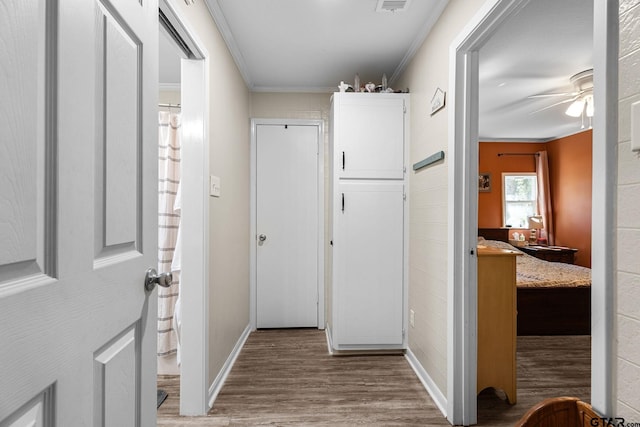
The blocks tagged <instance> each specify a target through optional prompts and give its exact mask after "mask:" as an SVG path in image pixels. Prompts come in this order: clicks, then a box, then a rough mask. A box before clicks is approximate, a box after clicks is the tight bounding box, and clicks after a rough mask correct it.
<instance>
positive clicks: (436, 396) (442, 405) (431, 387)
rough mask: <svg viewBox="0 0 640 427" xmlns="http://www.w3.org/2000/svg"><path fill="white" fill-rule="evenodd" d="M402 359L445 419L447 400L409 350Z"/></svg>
mask: <svg viewBox="0 0 640 427" xmlns="http://www.w3.org/2000/svg"><path fill="white" fill-rule="evenodd" d="M404 357H405V358H406V359H407V361H408V362H409V365H410V366H411V369H413V371H414V372H415V373H416V375H417V376H418V379H420V382H421V383H422V386H423V387H424V388H425V390H427V393H429V396H431V398H432V399H433V401H434V403H435V404H436V406H437V407H438V409H440V412H442V415H444V417H445V418H446V417H447V398H446V397H445V396H444V394H442V392H441V391H440V389H439V388H438V386H437V385H436V383H435V381H433V379H432V378H431V377H430V376H429V374H428V373H427V371H426V370H425V369H424V368H423V367H422V364H421V363H420V362H419V361H418V359H417V358H416V356H415V355H414V354H413V353H412V352H411V349H409V348H408V349H407V351H406V353H405V355H404Z"/></svg>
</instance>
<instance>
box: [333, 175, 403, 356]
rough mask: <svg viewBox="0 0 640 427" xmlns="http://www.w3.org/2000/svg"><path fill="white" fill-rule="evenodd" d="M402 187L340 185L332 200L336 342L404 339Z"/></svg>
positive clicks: (382, 342) (395, 341)
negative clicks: (334, 228) (335, 197)
mask: <svg viewBox="0 0 640 427" xmlns="http://www.w3.org/2000/svg"><path fill="white" fill-rule="evenodd" d="M403 190H404V189H403V185H402V184H400V183H394V182H387V183H380V184H368V183H364V182H358V183H348V184H340V186H339V188H338V192H337V198H338V200H335V201H334V203H335V205H336V207H337V209H336V211H337V212H336V217H335V221H336V234H335V235H334V251H335V252H334V254H335V256H336V258H335V260H334V269H335V272H336V276H335V280H336V281H335V287H334V292H335V300H334V301H335V304H336V307H335V309H336V314H337V318H336V322H335V325H334V329H335V344H336V345H337V347H340V346H341V345H342V346H347V347H348V346H349V345H362V346H367V345H370V346H376V345H401V344H402V343H403V336H402V335H403V334H402V329H403V312H404V310H403V300H404V299H403V279H404V278H403V270H404V269H403V265H404V250H403V248H404V240H403V235H404V231H403V228H404V226H403V217H404V200H403ZM343 195H344V205H343V203H342V200H343ZM342 206H344V209H343V208H342Z"/></svg>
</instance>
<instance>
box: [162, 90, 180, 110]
mask: <svg viewBox="0 0 640 427" xmlns="http://www.w3.org/2000/svg"><path fill="white" fill-rule="evenodd" d="M158 103H159V104H180V91H179V90H162V89H161V90H160V94H159V95H158ZM163 109H164V110H167V108H161V110H163ZM167 111H168V110H167ZM172 111H173V110H172Z"/></svg>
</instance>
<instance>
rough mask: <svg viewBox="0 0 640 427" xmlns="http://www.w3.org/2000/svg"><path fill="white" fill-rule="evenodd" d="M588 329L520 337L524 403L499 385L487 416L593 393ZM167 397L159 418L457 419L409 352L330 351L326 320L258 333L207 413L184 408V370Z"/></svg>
mask: <svg viewBox="0 0 640 427" xmlns="http://www.w3.org/2000/svg"><path fill="white" fill-rule="evenodd" d="M589 370H590V338H589V337H588V336H586V337H577V336H576V337H519V338H518V403H517V404H516V405H513V406H511V405H509V404H507V403H506V402H505V401H504V399H503V396H501V393H500V392H496V391H494V390H492V389H489V390H486V391H484V392H483V393H481V394H480V395H479V397H478V422H479V424H478V425H480V426H495V427H498V426H512V425H513V424H514V423H515V421H516V420H518V419H519V418H520V417H521V416H522V414H524V412H525V411H526V410H527V409H528V408H529V407H531V406H533V405H534V404H535V403H537V402H538V401H540V400H542V399H544V398H546V397H552V396H561V395H571V396H577V397H579V398H581V399H583V400H586V401H588V398H589V394H590V391H589V390H590V388H589V384H590V371H589ZM158 387H159V388H162V389H163V390H165V391H167V392H168V393H169V397H168V398H167V400H166V401H165V402H164V403H163V405H162V406H161V407H160V409H159V410H158V425H159V426H174V427H175V426H259V425H276V426H299V425H314V426H323V425H324V426H329V425H330V426H341V425H342V426H352V425H367V426H374V425H378V426H411V425H416V426H418V425H419V426H438V425H449V424H448V422H447V421H446V419H444V418H443V416H442V414H441V412H440V411H439V410H438V408H437V407H436V406H435V404H434V403H433V401H432V400H431V398H430V397H429V395H428V394H427V392H426V391H425V390H424V388H423V387H422V385H421V383H420V381H419V380H418V379H417V378H416V376H415V374H414V373H413V371H412V370H411V368H410V367H409V364H408V363H407V361H406V360H405V358H404V357H402V356H397V355H396V356H379V355H378V356H343V357H334V356H330V355H328V353H327V347H326V341H325V335H324V332H323V331H318V330H268V331H257V332H254V333H252V334H251V336H250V337H249V339H248V340H247V343H246V344H245V347H244V348H243V350H242V353H241V354H240V356H239V357H238V360H237V361H236V364H235V366H234V367H233V369H232V371H231V373H230V374H229V377H228V378H227V381H226V383H225V385H224V387H223V389H222V391H221V393H220V395H219V396H218V398H217V400H216V402H215V405H214V408H213V409H212V410H211V411H210V412H209V414H208V416H207V417H179V416H178V415H177V414H178V407H179V397H178V396H179V380H178V378H177V377H159V379H158Z"/></svg>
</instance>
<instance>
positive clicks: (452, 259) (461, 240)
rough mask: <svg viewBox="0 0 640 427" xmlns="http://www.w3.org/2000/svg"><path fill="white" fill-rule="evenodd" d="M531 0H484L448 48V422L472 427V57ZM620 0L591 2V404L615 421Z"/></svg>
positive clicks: (474, 66)
mask: <svg viewBox="0 0 640 427" xmlns="http://www.w3.org/2000/svg"><path fill="white" fill-rule="evenodd" d="M528 1H530V0H490V1H488V2H487V3H485V5H484V6H483V7H482V8H481V9H480V10H479V12H478V13H477V14H476V15H475V16H474V18H473V19H472V20H471V21H470V22H469V24H468V25H467V26H466V27H465V28H464V30H463V31H462V32H461V33H460V34H459V36H458V37H457V38H456V39H455V40H454V41H453V43H452V44H451V46H450V53H449V60H450V64H449V65H450V68H449V70H450V71H449V73H450V75H449V82H450V83H449V85H450V87H449V91H450V94H451V95H450V99H451V100H452V102H453V105H452V106H451V108H450V109H449V146H448V149H449V154H448V157H449V158H450V159H451V166H450V167H449V200H448V208H449V212H450V213H451V216H452V221H450V222H449V226H448V241H449V249H448V251H449V255H448V267H447V268H448V272H447V281H448V294H447V298H448V303H447V304H448V307H447V310H448V315H447V342H448V344H447V345H448V349H447V350H448V354H450V355H451V357H449V358H448V362H447V419H448V420H449V422H451V423H452V424H455V425H458V424H463V425H471V424H476V423H477V391H476V379H477V321H476V318H477V256H476V253H475V247H476V241H477V211H478V201H477V190H478V189H477V186H478V178H477V175H478V152H477V151H478V120H479V112H478V69H479V67H478V52H479V50H480V48H481V47H482V45H484V43H485V42H486V41H487V39H488V38H489V37H491V35H493V33H494V32H495V31H496V30H497V28H498V27H499V26H500V25H501V23H502V22H504V20H506V19H507V18H508V17H509V16H511V15H512V14H514V13H516V12H517V11H518V10H519V9H520V8H521V7H523V6H524V5H525V4H526V3H527V2H528ZM618 23H619V16H618V1H611V2H609V1H607V0H594V58H593V59H594V64H593V65H594V67H593V69H594V82H595V85H594V86H595V89H594V91H595V95H596V96H595V97H594V98H595V105H596V110H597V111H599V114H596V115H595V116H594V118H593V128H594V132H593V184H592V187H593V195H592V211H593V212H592V223H591V224H592V225H591V228H592V248H594V250H593V252H592V287H591V292H592V300H591V311H592V320H591V328H592V355H591V370H592V379H591V403H592V405H593V406H594V408H595V409H596V410H597V411H598V412H600V413H601V414H603V415H604V416H614V415H613V408H614V406H613V405H614V395H615V391H614V390H613V385H614V374H615V372H614V370H613V368H614V346H613V345H612V343H614V342H615V341H614V339H615V332H614V311H613V310H614V296H615V295H614V278H615V274H614V273H615V271H614V267H615V241H616V240H615V201H616V179H617V163H616V162H617V145H616V143H617V124H618V119H617V111H618V107H617V102H618V98H617V96H618V75H617V73H618V58H617V52H618V49H617V47H618V40H619V33H618Z"/></svg>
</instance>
